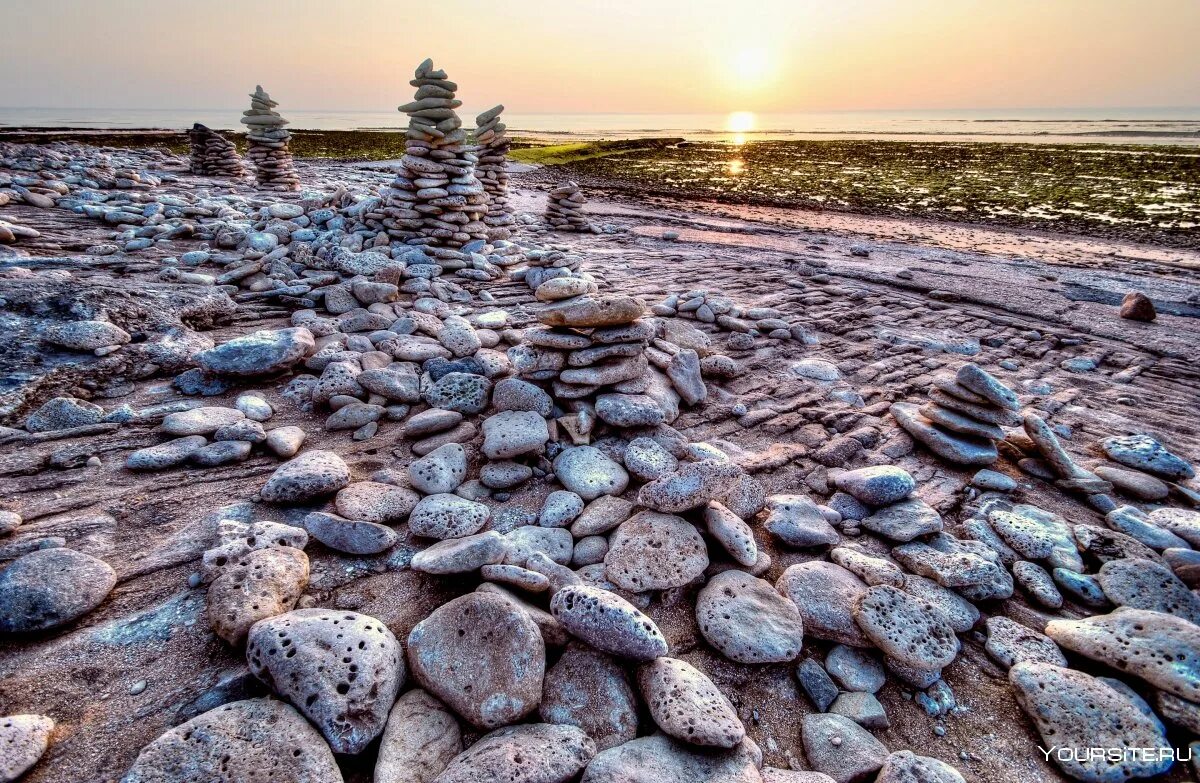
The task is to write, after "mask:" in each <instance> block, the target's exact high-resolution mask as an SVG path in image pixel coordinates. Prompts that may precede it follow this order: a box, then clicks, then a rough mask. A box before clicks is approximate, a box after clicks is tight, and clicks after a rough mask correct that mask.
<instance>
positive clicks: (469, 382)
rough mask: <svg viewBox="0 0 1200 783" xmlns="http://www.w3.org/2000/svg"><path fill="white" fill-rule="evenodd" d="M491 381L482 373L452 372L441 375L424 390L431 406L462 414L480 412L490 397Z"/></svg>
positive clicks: (485, 406)
mask: <svg viewBox="0 0 1200 783" xmlns="http://www.w3.org/2000/svg"><path fill="white" fill-rule="evenodd" d="M491 392H492V382H491V381H489V380H488V379H487V378H484V377H483V376H482V375H471V374H469V373H465V372H452V373H447V374H446V375H443V376H442V377H441V378H440V379H439V380H438V381H437V382H436V383H434V384H433V386H431V387H429V390H428V391H426V392H425V401H426V402H427V403H429V405H430V406H431V407H433V408H441V409H444V410H449V411H456V412H458V413H463V414H473V413H482V412H483V411H484V409H486V408H487V406H488V402H489V400H490V399H491Z"/></svg>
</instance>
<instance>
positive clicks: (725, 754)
mask: <svg viewBox="0 0 1200 783" xmlns="http://www.w3.org/2000/svg"><path fill="white" fill-rule="evenodd" d="M748 745H749V743H742V744H741V745H739V746H738V747H737V748H735V749H734V750H727V751H719V752H715V751H714V750H713V749H706V748H696V747H695V746H692V745H688V744H686V743H682V742H678V741H676V740H673V739H671V738H670V737H669V736H667V735H665V734H655V735H653V736H650V737H640V738H638V739H635V740H631V741H629V742H626V743H625V744H623V745H618V746H616V747H614V748H609V749H608V750H605V751H602V752H600V753H597V754H596V757H595V758H594V759H592V763H591V764H589V765H588V767H587V769H586V770H584V772H583V778H582V779H581V781H580V783H761V781H762V778H761V776H760V775H759V773H758V768H757V765H756V763H755V758H756V756H755V754H754V753H753V752H752V751H751V750H750V749H749V747H748Z"/></svg>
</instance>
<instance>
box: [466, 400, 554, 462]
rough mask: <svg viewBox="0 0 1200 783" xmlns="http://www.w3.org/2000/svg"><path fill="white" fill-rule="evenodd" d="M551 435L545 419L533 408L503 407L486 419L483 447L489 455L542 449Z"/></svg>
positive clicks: (499, 456) (508, 455) (507, 456)
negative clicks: (532, 409)
mask: <svg viewBox="0 0 1200 783" xmlns="http://www.w3.org/2000/svg"><path fill="white" fill-rule="evenodd" d="M549 439H550V432H549V430H548V429H547V428H546V420H545V419H544V418H542V416H541V414H540V413H535V412H534V411H502V412H500V413H497V414H495V415H493V416H489V417H488V418H487V419H485V420H484V422H483V447H482V451H483V454H484V456H486V457H487V458H488V459H510V458H512V457H516V456H520V455H522V454H529V453H530V452H537V451H541V450H542V447H543V446H545V445H546V441H548V440H549Z"/></svg>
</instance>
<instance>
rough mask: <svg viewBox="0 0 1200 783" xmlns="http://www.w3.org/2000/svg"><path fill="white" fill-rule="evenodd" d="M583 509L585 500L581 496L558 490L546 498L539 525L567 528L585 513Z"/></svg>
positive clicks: (539, 516) (539, 515) (539, 517)
mask: <svg viewBox="0 0 1200 783" xmlns="http://www.w3.org/2000/svg"><path fill="white" fill-rule="evenodd" d="M583 508H584V504H583V498H581V497H579V495H576V494H575V493H574V492H571V491H569V490H565V489H557V490H555V491H553V492H551V493H550V494H549V495H547V496H546V502H545V503H543V504H542V510H541V512H540V513H539V514H538V524H539V525H541V526H542V527H566V526H567V525H570V524H571V523H572V522H573V521H575V519H577V518H578V517H579V515H580V514H581V513H583Z"/></svg>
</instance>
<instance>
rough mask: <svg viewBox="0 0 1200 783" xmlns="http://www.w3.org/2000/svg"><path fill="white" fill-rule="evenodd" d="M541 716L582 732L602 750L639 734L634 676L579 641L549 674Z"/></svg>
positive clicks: (615, 661)
mask: <svg viewBox="0 0 1200 783" xmlns="http://www.w3.org/2000/svg"><path fill="white" fill-rule="evenodd" d="M539 713H540V714H541V716H542V720H544V721H546V722H547V723H557V724H563V725H570V726H578V727H579V728H580V729H583V731H584V733H586V734H587V735H588V736H589V737H591V738H592V740H593V741H594V742H595V743H596V747H597V748H598V749H600V750H607V749H609V748H612V747H616V746H617V745H620V744H622V743H624V742H628V741H630V740H631V739H633V738H634V737H636V736H637V729H638V704H637V698H636V697H635V696H634V692H633V686H632V685H631V684H630V682H629V675H628V674H626V672H625V669H624V667H622V666H621V664H620V663H619V662H618V661H617V660H616V659H615V658H613V657H612V656H610V655H607V654H605V653H602V652H600V651H599V650H595V649H593V648H591V647H588V646H587V645H585V644H581V643H579V642H572V643H571V644H569V645H567V649H566V650H564V651H563V654H562V656H561V657H560V658H559V659H558V663H556V664H554V666H552V667H551V668H550V670H549V671H547V672H546V680H545V683H544V685H543V688H542V704H541V707H540V708H539Z"/></svg>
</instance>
